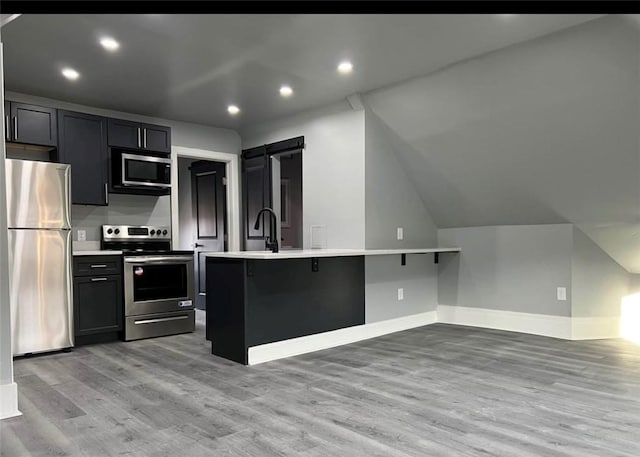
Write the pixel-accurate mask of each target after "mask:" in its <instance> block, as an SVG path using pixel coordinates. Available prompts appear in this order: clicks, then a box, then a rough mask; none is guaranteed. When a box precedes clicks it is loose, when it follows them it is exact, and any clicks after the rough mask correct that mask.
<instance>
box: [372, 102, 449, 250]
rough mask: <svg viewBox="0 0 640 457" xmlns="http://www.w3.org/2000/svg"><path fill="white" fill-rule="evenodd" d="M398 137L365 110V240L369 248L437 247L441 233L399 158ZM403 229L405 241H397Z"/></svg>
mask: <svg viewBox="0 0 640 457" xmlns="http://www.w3.org/2000/svg"><path fill="white" fill-rule="evenodd" d="M402 149H403V145H402V143H401V142H400V141H399V138H398V137H397V134H396V133H395V132H394V131H393V130H391V129H390V128H389V127H388V126H387V125H386V124H385V123H384V122H382V121H381V120H380V118H379V117H378V116H377V115H376V114H375V113H373V112H371V111H370V110H368V109H367V110H365V218H366V227H365V237H366V243H365V244H366V247H367V249H377V248H401V247H402V248H421V247H425V246H435V244H436V241H437V238H438V232H437V227H436V226H435V224H434V223H433V220H432V219H431V216H430V214H429V213H428V212H427V210H426V208H425V205H424V202H423V201H422V199H421V198H420V195H419V194H418V192H417V190H416V186H415V185H414V182H413V180H412V179H411V177H410V176H409V175H408V174H407V173H406V171H405V169H404V167H403V165H402V163H401V162H400V161H399V159H398V155H399V154H400V152H401V151H402ZM398 227H402V228H403V231H404V237H403V238H404V239H403V240H402V241H400V240H398V239H397V232H396V229H397V228H398Z"/></svg>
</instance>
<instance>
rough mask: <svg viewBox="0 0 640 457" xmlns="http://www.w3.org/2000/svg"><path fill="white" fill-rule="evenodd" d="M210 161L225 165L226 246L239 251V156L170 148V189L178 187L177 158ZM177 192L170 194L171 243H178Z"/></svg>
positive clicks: (203, 150)
mask: <svg viewBox="0 0 640 457" xmlns="http://www.w3.org/2000/svg"><path fill="white" fill-rule="evenodd" d="M179 157H184V158H188V159H201V160H211V161H214V162H223V163H224V164H225V175H226V178H227V235H228V241H227V246H228V249H229V251H239V250H240V239H241V236H242V233H241V232H240V160H239V159H240V156H239V155H237V154H232V153H229V152H217V151H208V150H205V149H194V148H187V147H184V146H171V187H172V188H173V186H176V187H175V189H176V190H177V185H178V158H179ZM178 200H179V199H178V192H177V191H176V192H171V243H172V245H173V246H176V243H179V240H180V236H179V235H180V232H179V227H178V226H179V218H178V215H179V212H178V206H179V203H178Z"/></svg>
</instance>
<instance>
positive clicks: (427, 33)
mask: <svg viewBox="0 0 640 457" xmlns="http://www.w3.org/2000/svg"><path fill="white" fill-rule="evenodd" d="M596 17H599V15H516V16H512V17H504V15H255V14H247V15H163V14H146V15H66V14H64V15H63V14H60V15H22V16H20V17H19V18H17V19H15V20H13V21H12V22H10V23H8V24H7V25H5V26H4V27H3V28H2V41H3V43H4V53H5V86H6V89H7V90H11V91H15V92H23V93H28V94H32V95H38V96H43V97H50V98H55V99H60V100H65V101H69V102H74V103H79V104H85V105H91V106H95V107H99V108H106V109H113V110H119V111H126V112H131V113H137V114H144V115H150V116H154V117H162V118H167V119H175V120H182V121H188V122H196V123H201V124H208V125H214V126H218V127H229V128H234V129H238V130H240V129H242V128H243V127H246V126H247V125H250V124H254V123H259V122H262V121H266V120H269V119H273V118H277V117H281V116H286V115H291V114H295V113H297V112H301V111H304V110H308V109H312V108H315V107H319V106H323V105H327V104H330V103H333V102H336V101H338V100H342V99H344V98H345V97H346V96H347V95H349V94H353V93H356V92H361V93H364V92H367V91H370V90H372V89H377V88H380V87H383V86H388V85H391V84H394V83H397V82H400V81H403V80H406V79H410V78H413V77H416V76H419V75H424V74H427V73H430V72H433V71H436V70H438V69H441V68H443V67H446V66H447V65H450V64H452V63H455V62H458V61H461V60H465V59H469V58H471V57H474V56H477V55H480V54H484V53H487V52H490V51H494V50H496V49H500V48H503V47H505V46H509V45H513V44H516V43H519V42H522V41H525V40H529V39H532V38H536V37H539V36H542V35H546V34H549V33H551V32H554V31H557V30H560V29H563V28H566V27H570V26H573V25H576V24H579V23H582V22H585V21H588V20H591V19H594V18H596ZM103 34H105V35H110V36H113V37H114V38H116V39H117V40H118V41H119V42H120V43H121V48H120V50H119V51H118V52H116V53H114V54H109V53H107V52H106V51H105V50H103V49H102V48H101V47H100V46H99V45H98V38H99V37H100V36H101V35H103ZM344 58H348V59H351V60H352V62H353V64H354V67H355V70H354V72H353V74H351V75H349V76H341V75H338V74H337V73H336V65H337V63H338V62H339V61H340V60H341V59H344ZM63 66H71V67H73V68H75V69H76V70H78V71H79V72H80V73H81V77H80V79H79V80H77V81H75V82H70V81H67V80H66V79H64V78H63V77H62V76H61V74H60V70H61V68H62V67H63ZM283 83H287V84H290V85H291V86H292V87H293V89H294V91H295V94H294V96H293V97H291V98H289V99H283V98H281V97H280V95H279V94H278V89H279V87H280V85H281V84H283ZM230 103H234V104H236V105H238V106H240V108H241V109H242V112H241V114H240V115H239V116H237V117H236V118H231V117H230V116H229V115H228V113H227V112H226V107H227V105H228V104H230Z"/></svg>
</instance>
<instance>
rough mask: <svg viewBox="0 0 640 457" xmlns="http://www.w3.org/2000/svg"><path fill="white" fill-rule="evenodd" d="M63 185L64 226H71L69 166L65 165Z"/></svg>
mask: <svg viewBox="0 0 640 457" xmlns="http://www.w3.org/2000/svg"><path fill="white" fill-rule="evenodd" d="M64 186H65V193H66V195H65V200H64V205H65V208H64V219H65V227H66V228H69V229H70V228H71V167H67V168H65V170H64Z"/></svg>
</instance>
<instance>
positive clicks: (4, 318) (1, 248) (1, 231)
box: [0, 44, 13, 411]
mask: <svg viewBox="0 0 640 457" xmlns="http://www.w3.org/2000/svg"><path fill="white" fill-rule="evenodd" d="M1 50H2V47H1V44H0V52H1ZM3 74H4V73H3V70H2V58H1V53H0V99H1V100H0V101H2V104H1V108H0V110H2V111H1V112H2V115H3V116H2V118H3V119H4V95H3V94H4V90H3V89H4V84H3V77H2V75H3ZM2 138H5V136H4V123H3V127H2ZM1 149H2V150H1V151H0V153H1V154H0V386H2V385H4V384H11V383H12V382H13V358H12V354H11V305H10V302H9V242H8V239H7V186H6V180H5V151H4V140H2V147H1ZM0 401H2V398H0ZM2 410H3V408H2V406H1V405H0V411H2Z"/></svg>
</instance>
